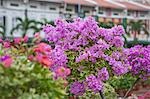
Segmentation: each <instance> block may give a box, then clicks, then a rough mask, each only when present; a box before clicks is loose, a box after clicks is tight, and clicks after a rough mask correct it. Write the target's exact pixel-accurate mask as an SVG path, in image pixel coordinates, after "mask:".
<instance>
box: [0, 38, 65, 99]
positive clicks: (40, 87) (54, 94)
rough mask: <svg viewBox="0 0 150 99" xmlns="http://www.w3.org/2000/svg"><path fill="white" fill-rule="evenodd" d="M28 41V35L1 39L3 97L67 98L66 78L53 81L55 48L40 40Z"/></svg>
mask: <svg viewBox="0 0 150 99" xmlns="http://www.w3.org/2000/svg"><path fill="white" fill-rule="evenodd" d="M27 40H28V37H24V38H15V39H14V40H12V41H10V40H4V41H3V40H1V44H0V81H1V82H0V98H1V99H63V98H64V97H65V95H66V93H65V90H64V88H65V85H64V84H65V81H64V80H62V79H57V80H53V72H52V71H50V70H49V67H50V66H51V63H52V60H51V58H49V56H48V54H49V55H50V54H51V47H50V46H49V45H47V44H45V43H40V42H39V43H33V44H34V45H33V46H31V45H30V46H29V45H27V44H26V41H27ZM35 41H36V42H37V40H35Z"/></svg>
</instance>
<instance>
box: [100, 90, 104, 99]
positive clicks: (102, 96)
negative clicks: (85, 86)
mask: <svg viewBox="0 0 150 99" xmlns="http://www.w3.org/2000/svg"><path fill="white" fill-rule="evenodd" d="M99 94H100V96H101V99H105V98H104V95H103V92H102V91H99Z"/></svg>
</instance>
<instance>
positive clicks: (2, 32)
mask: <svg viewBox="0 0 150 99" xmlns="http://www.w3.org/2000/svg"><path fill="white" fill-rule="evenodd" d="M5 32H6V29H5V26H3V25H0V36H2V37H5Z"/></svg>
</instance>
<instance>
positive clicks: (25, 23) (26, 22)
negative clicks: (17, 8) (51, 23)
mask: <svg viewBox="0 0 150 99" xmlns="http://www.w3.org/2000/svg"><path fill="white" fill-rule="evenodd" d="M16 20H17V21H19V23H18V24H17V25H16V26H15V27H14V28H13V29H12V30H11V34H13V33H14V32H15V31H16V30H19V29H21V30H22V32H23V33H22V36H25V35H26V33H27V31H28V30H31V29H32V30H34V32H38V31H40V28H38V27H37V25H38V22H37V21H35V20H30V19H29V18H27V17H25V19H22V18H17V19H16Z"/></svg>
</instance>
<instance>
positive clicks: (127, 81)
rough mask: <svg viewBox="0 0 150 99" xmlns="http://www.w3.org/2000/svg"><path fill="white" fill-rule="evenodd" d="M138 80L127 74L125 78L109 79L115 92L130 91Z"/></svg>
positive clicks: (115, 77)
mask: <svg viewBox="0 0 150 99" xmlns="http://www.w3.org/2000/svg"><path fill="white" fill-rule="evenodd" d="M135 80H136V78H135V77H133V76H132V75H129V74H126V75H124V76H120V77H117V76H114V77H112V78H110V79H109V81H108V83H109V84H110V85H111V86H112V87H113V88H114V89H115V90H120V89H121V90H123V89H129V88H130V87H131V86H132V84H133V83H134V82H135Z"/></svg>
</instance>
